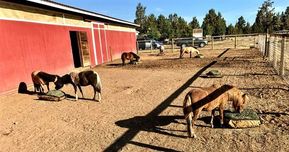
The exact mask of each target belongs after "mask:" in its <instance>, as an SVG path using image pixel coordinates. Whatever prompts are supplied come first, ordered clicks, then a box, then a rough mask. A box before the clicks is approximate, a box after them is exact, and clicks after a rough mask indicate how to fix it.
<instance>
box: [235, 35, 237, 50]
mask: <svg viewBox="0 0 289 152" xmlns="http://www.w3.org/2000/svg"><path fill="white" fill-rule="evenodd" d="M236 48H237V35H236V36H235V49H236Z"/></svg>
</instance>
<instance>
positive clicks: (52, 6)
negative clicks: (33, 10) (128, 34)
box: [7, 0, 139, 27]
mask: <svg viewBox="0 0 289 152" xmlns="http://www.w3.org/2000/svg"><path fill="white" fill-rule="evenodd" d="M7 1H8V0H7ZM9 2H14V3H19V4H23V5H29V6H36V7H40V8H44V9H48V10H56V11H60V12H66V13H71V14H76V15H81V16H83V17H84V19H86V20H97V21H103V22H112V23H117V24H121V25H126V26H132V27H139V25H138V24H135V23H132V22H129V21H126V20H122V19H118V18H114V17H110V16H106V15H103V14H99V13H95V12H92V11H88V10H84V9H81V8H77V7H73V6H69V5H66V4H62V3H58V2H55V1H52V0H12V1H11V0H9Z"/></svg>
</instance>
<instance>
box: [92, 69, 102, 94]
mask: <svg viewBox="0 0 289 152" xmlns="http://www.w3.org/2000/svg"><path fill="white" fill-rule="evenodd" d="M94 74H95V75H96V84H95V87H96V89H97V90H98V91H99V93H101V87H102V85H101V80H100V77H99V74H98V73H96V72H95V71H94Z"/></svg>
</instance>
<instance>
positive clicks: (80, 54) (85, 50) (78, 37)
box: [69, 31, 90, 68]
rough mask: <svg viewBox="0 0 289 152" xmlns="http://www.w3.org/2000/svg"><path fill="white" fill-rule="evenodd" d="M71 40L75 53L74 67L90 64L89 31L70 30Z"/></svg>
mask: <svg viewBox="0 0 289 152" xmlns="http://www.w3.org/2000/svg"><path fill="white" fill-rule="evenodd" d="M69 34H70V41H71V48H72V54H73V62H74V67H75V68H77V67H84V66H89V65H90V54H89V52H90V51H89V47H88V40H87V33H86V32H82V31H70V32H69Z"/></svg>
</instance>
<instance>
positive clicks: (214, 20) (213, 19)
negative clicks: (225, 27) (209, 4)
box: [202, 9, 218, 35]
mask: <svg viewBox="0 0 289 152" xmlns="http://www.w3.org/2000/svg"><path fill="white" fill-rule="evenodd" d="M217 24H218V16H217V14H216V12H215V10H214V9H210V10H209V13H208V14H206V16H205V18H204V21H203V24H202V28H203V31H204V34H205V35H215V27H216V25H217Z"/></svg>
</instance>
